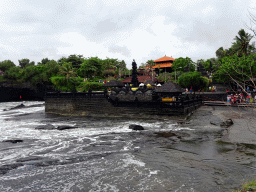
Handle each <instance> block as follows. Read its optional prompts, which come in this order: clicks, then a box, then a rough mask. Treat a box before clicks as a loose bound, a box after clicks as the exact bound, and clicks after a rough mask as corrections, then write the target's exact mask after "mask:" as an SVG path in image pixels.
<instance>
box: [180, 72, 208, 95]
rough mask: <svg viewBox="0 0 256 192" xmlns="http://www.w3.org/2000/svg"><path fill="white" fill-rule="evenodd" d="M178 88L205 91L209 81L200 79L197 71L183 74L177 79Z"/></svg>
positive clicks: (203, 78)
mask: <svg viewBox="0 0 256 192" xmlns="http://www.w3.org/2000/svg"><path fill="white" fill-rule="evenodd" d="M178 84H179V86H181V87H183V88H188V89H190V88H191V87H192V89H193V90H194V91H197V90H199V89H202V90H203V89H205V88H207V87H208V85H209V80H208V79H207V78H205V77H202V76H201V74H200V73H199V72H197V71H194V72H188V73H183V74H182V75H181V76H180V77H179V79H178Z"/></svg>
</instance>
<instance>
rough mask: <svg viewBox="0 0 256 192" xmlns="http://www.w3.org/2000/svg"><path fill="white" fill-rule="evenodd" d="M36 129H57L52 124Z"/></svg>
mask: <svg viewBox="0 0 256 192" xmlns="http://www.w3.org/2000/svg"><path fill="white" fill-rule="evenodd" d="M35 129H44V130H53V129H56V128H55V127H54V126H53V125H52V124H46V125H39V126H37V127H36V128H35Z"/></svg>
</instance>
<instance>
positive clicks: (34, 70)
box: [22, 65, 44, 86]
mask: <svg viewBox="0 0 256 192" xmlns="http://www.w3.org/2000/svg"><path fill="white" fill-rule="evenodd" d="M43 71H44V66H43V65H36V66H35V65H27V66H26V67H25V69H24V70H23V73H22V74H23V75H22V79H23V80H24V81H28V82H30V83H31V85H32V86H36V85H37V84H41V83H42V82H43V76H42V73H43Z"/></svg>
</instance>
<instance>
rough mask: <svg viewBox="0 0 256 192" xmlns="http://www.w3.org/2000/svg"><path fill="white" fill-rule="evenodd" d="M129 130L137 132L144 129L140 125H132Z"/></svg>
mask: <svg viewBox="0 0 256 192" xmlns="http://www.w3.org/2000/svg"><path fill="white" fill-rule="evenodd" d="M129 129H132V130H135V131H137V130H144V127H142V126H141V125H135V124H132V125H129Z"/></svg>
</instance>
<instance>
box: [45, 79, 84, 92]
mask: <svg viewBox="0 0 256 192" xmlns="http://www.w3.org/2000/svg"><path fill="white" fill-rule="evenodd" d="M50 80H51V82H52V83H53V85H54V87H55V88H56V89H57V90H59V91H75V90H77V88H78V86H79V85H80V84H81V83H82V82H83V78H80V77H70V78H69V79H67V78H65V77H63V76H54V77H51V78H50Z"/></svg>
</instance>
